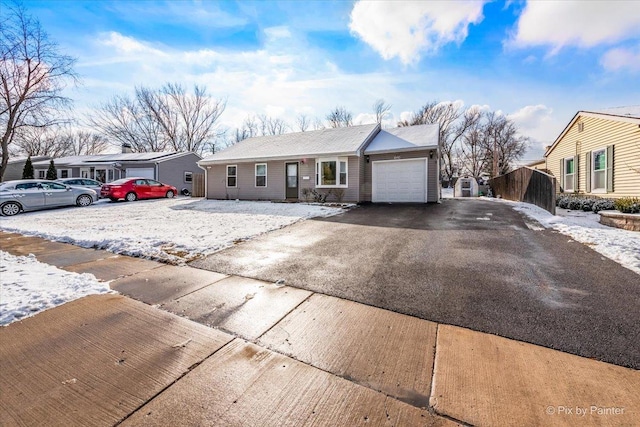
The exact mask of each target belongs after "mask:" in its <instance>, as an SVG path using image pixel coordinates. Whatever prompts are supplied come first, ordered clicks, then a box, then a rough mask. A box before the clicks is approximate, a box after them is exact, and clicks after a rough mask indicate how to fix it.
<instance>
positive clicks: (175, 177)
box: [33, 152, 202, 192]
mask: <svg viewBox="0 0 640 427" xmlns="http://www.w3.org/2000/svg"><path fill="white" fill-rule="evenodd" d="M200 159H201V157H200V156H198V155H197V154H195V153H191V152H187V153H130V152H125V153H116V154H96V155H90V156H71V157H60V158H57V159H53V163H54V164H55V166H56V170H57V172H58V178H75V177H79V178H91V179H96V180H98V181H100V182H111V181H115V180H116V179H120V178H125V177H134V176H135V177H143V178H151V179H155V180H158V181H160V182H163V183H165V184H169V185H173V186H174V187H176V188H177V189H178V191H180V190H182V189H184V188H186V189H187V190H189V192H191V191H192V183H193V176H194V175H195V174H198V173H202V170H201V169H200V168H199V167H198V163H197V162H198V161H199V160H200ZM49 162H50V160H42V161H38V162H33V168H34V174H35V178H44V177H45V176H46V175H47V169H48V168H49Z"/></svg>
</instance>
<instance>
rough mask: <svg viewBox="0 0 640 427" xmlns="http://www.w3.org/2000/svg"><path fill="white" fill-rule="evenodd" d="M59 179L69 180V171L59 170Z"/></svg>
mask: <svg viewBox="0 0 640 427" xmlns="http://www.w3.org/2000/svg"><path fill="white" fill-rule="evenodd" d="M58 172H59V174H60V176H59V178H69V169H59V170H58Z"/></svg>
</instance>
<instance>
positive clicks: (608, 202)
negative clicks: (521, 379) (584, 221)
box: [556, 195, 614, 213]
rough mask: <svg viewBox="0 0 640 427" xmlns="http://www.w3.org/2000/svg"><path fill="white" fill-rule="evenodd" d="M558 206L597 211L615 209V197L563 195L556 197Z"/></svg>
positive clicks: (573, 209) (575, 209)
mask: <svg viewBox="0 0 640 427" xmlns="http://www.w3.org/2000/svg"><path fill="white" fill-rule="evenodd" d="M556 206H557V207H559V208H562V209H569V210H572V211H579V210H582V211H585V212H596V213H598V212H599V211H603V210H611V209H614V201H613V199H601V198H591V197H579V196H567V195H561V196H558V197H557V198H556Z"/></svg>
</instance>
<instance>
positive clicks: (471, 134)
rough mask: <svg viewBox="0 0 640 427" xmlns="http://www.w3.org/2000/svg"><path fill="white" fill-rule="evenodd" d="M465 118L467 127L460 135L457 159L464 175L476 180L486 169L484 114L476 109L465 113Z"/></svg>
mask: <svg viewBox="0 0 640 427" xmlns="http://www.w3.org/2000/svg"><path fill="white" fill-rule="evenodd" d="M464 114H465V118H467V117H468V119H467V121H468V124H469V126H468V127H467V129H466V131H465V132H464V133H463V135H462V139H461V141H460V142H461V143H460V145H459V148H458V153H457V158H458V159H459V160H460V163H462V165H463V168H464V170H465V172H466V173H468V174H469V175H471V176H473V177H474V178H476V179H478V178H479V177H480V174H481V173H482V172H484V171H486V169H487V161H488V156H487V149H486V146H487V144H486V142H485V139H486V133H485V123H484V120H483V119H484V118H485V114H484V113H483V112H482V111H480V110H479V109H477V108H470V109H468V110H467V111H465V113H464Z"/></svg>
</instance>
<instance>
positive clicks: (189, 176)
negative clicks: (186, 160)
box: [183, 171, 193, 184]
mask: <svg viewBox="0 0 640 427" xmlns="http://www.w3.org/2000/svg"><path fill="white" fill-rule="evenodd" d="M183 181H184V182H185V183H186V184H191V183H192V182H193V172H191V171H184V179H183Z"/></svg>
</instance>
